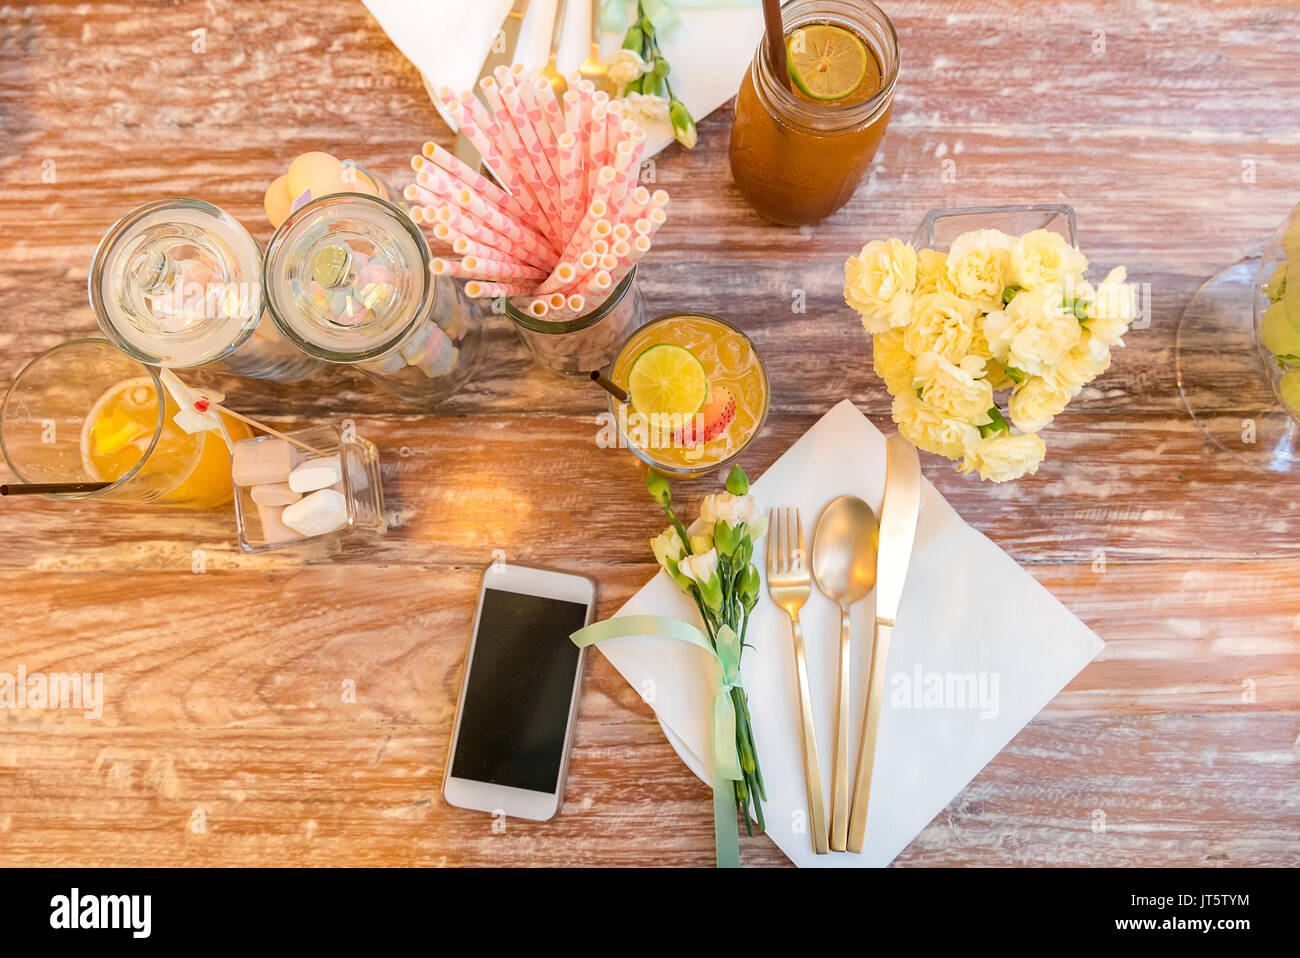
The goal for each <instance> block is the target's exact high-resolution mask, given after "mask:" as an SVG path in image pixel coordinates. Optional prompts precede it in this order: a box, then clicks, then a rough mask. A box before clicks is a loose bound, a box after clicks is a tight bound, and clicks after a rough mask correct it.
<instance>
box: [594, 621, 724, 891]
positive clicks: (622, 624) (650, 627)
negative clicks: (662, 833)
mask: <svg viewBox="0 0 1300 958" xmlns="http://www.w3.org/2000/svg"><path fill="white" fill-rule="evenodd" d="M637 635H657V636H662V637H663V638H665V639H679V640H681V641H682V642H689V643H690V644H691V645H694V646H698V647H699V648H701V649H703V650H704V651H705V652H708V653H709V655H711V656H712V657H713V676H714V682H715V685H716V688H715V690H714V693H713V706H712V709H713V739H712V743H711V744H712V746H713V760H712V762H711V772H712V776H713V840H714V847H715V850H716V854H717V861H718V867H719V868H736V867H738V866H739V865H740V840H739V838H737V830H736V792H735V787H734V786H733V785H732V784H731V783H732V782H735V781H739V780H740V779H741V778H742V777H743V775H742V773H741V771H740V755H739V753H738V752H737V751H736V708H735V705H734V704H733V703H732V700H731V690H732V689H734V688H739V687H740V650H741V642H740V636H738V635H736V633H735V632H734V631H733V630H732V629H731V628H730V627H728V626H725V625H724V626H723V627H722V628H721V629H719V630H718V639H717V647H716V649H715V648H714V646H713V645H712V644H710V642H709V640H708V638H707V637H706V636H705V635H704V633H703V632H701V631H700V630H699V629H697V628H696V627H695V626H693V625H691V624H690V623H688V622H683V621H681V620H680V619H670V618H668V617H667V616H662V615H625V616H621V617H619V618H616V619H606V620H605V621H604V622H597V623H595V624H594V625H589V626H587V627H586V628H585V629H579V630H578V631H577V632H574V633H573V635H571V636H570V638H571V639H572V640H573V643H574V644H575V645H576V646H578V648H586V647H587V646H589V645H595V644H596V643H598V642H604V641H606V640H607V639H621V638H627V637H629V636H637Z"/></svg>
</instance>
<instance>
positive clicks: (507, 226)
mask: <svg viewBox="0 0 1300 958" xmlns="http://www.w3.org/2000/svg"><path fill="white" fill-rule="evenodd" d="M451 199H452V200H453V201H454V202H455V203H456V205H457V206H460V207H461V208H462V209H464V210H465V211H466V212H467V213H469V214H470V215H471V216H473V217H474V218H475V219H477V220H479V221H480V222H483V223H486V224H487V225H488V226H490V227H492V228H493V229H494V230H496V231H497V232H498V233H500V234H501V235H502V236H508V237H510V239H512V240H514V241H515V242H516V243H519V244H520V245H521V246H522V247H524V248H525V249H533V248H536V251H537V254H538V255H539V256H544V255H545V254H546V253H547V252H548V247H547V241H546V239H545V237H542V236H539V235H538V234H536V233H534V232H533V231H532V230H530V229H529V228H528V227H527V226H524V225H523V224H522V223H520V222H519V221H518V220H516V219H513V218H511V217H509V216H507V215H506V214H505V213H503V212H501V210H500V209H498V208H497V207H495V206H493V205H492V204H491V203H489V202H488V201H487V200H485V199H483V197H482V196H480V195H479V194H478V193H475V192H474V191H473V190H467V189H462V190H457V191H456V192H455V194H453V195H452V197H451Z"/></svg>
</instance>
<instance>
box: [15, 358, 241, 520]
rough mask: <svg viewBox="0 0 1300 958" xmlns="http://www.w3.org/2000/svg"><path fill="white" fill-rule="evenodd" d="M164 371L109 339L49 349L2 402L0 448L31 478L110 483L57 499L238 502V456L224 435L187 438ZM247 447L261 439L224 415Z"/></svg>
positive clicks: (189, 504)
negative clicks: (234, 463) (233, 477)
mask: <svg viewBox="0 0 1300 958" xmlns="http://www.w3.org/2000/svg"><path fill="white" fill-rule="evenodd" d="M177 412H179V408H178V407H177V406H176V402H175V400H174V399H173V398H172V397H171V396H170V395H169V394H168V393H167V391H166V389H165V388H164V387H163V385H162V382H161V381H160V380H159V377H158V370H157V369H155V368H154V367H152V366H149V365H146V364H144V363H141V362H139V361H138V360H135V359H132V358H131V357H130V356H128V355H126V354H125V353H123V352H122V351H121V350H120V349H118V348H117V347H116V346H114V345H113V344H112V343H110V342H109V341H108V340H106V339H74V340H70V341H69V342H66V343H60V344H59V345H57V346H54V347H52V348H50V349H47V350H46V351H45V352H43V353H41V354H40V355H39V356H37V357H36V358H35V359H33V360H32V361H31V362H29V363H28V364H27V365H26V366H25V367H23V369H22V370H21V371H20V372H19V373H18V375H17V376H15V377H14V381H13V384H12V385H11V386H10V387H9V391H8V392H7V393H6V394H5V397H4V402H3V403H0V449H2V450H3V452H4V459H5V463H6V464H7V465H8V466H9V468H10V470H12V471H13V474H14V475H15V476H17V477H18V478H19V479H20V480H21V481H23V482H30V483H93V484H98V483H107V485H104V486H103V487H102V488H98V489H90V490H87V491H84V492H73V493H57V494H51V495H50V498H54V499H75V500H83V499H84V500H87V501H93V502H115V503H123V504H127V505H155V506H170V507H180V508H186V509H215V508H217V507H219V506H223V505H225V504H226V503H228V502H229V501H230V496H231V484H230V450H229V448H228V447H227V446H226V443H225V441H224V440H223V439H222V437H221V436H220V435H219V434H218V433H217V432H215V431H205V432H196V433H187V432H185V431H184V430H182V429H181V428H180V427H179V426H177V425H176V424H175V423H174V422H173V421H172V420H173V417H174V416H175V415H176V413H177ZM224 420H225V426H226V432H227V433H228V434H229V435H230V437H231V439H232V440H235V441H238V440H240V439H245V438H247V437H248V436H251V435H252V432H251V430H249V428H248V427H247V426H246V425H245V424H244V423H242V422H239V421H237V420H235V419H233V418H230V417H229V416H227V417H224Z"/></svg>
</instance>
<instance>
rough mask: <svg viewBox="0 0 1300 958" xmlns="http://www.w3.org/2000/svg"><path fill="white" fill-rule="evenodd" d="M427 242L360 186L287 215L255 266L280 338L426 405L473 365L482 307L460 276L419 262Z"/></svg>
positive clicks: (426, 254) (451, 389)
mask: <svg viewBox="0 0 1300 958" xmlns="http://www.w3.org/2000/svg"><path fill="white" fill-rule="evenodd" d="M430 259H431V257H430V254H429V244H428V243H427V242H426V241H425V239H424V235H423V234H422V233H421V232H420V230H419V229H418V228H417V227H416V225H415V224H414V223H412V222H411V220H410V218H409V217H408V216H406V215H405V214H404V213H403V212H402V211H401V210H400V209H399V208H398V207H396V206H394V205H393V204H392V203H389V202H388V201H386V200H381V199H378V198H376V197H373V196H367V195H365V194H362V193H335V194H332V195H330V196H324V197H321V198H320V199H318V200H315V201H313V202H311V203H308V204H306V205H305V206H303V207H302V208H300V209H298V210H295V211H294V212H292V213H290V214H289V218H288V219H286V220H285V221H284V222H283V223H281V224H280V228H279V229H278V230H276V231H275V235H274V236H273V237H271V242H270V244H269V245H268V246H267V249H266V257H265V260H264V262H263V266H262V281H263V285H264V287H265V289H266V297H267V306H268V308H269V310H270V313H271V317H272V318H273V319H274V320H275V324H276V326H277V327H278V328H279V330H280V332H282V333H283V334H284V336H285V338H286V339H288V340H289V341H290V342H291V343H293V344H294V345H296V346H297V347H298V348H300V349H302V350H304V351H305V352H307V353H310V354H311V355H312V356H315V357H316V358H318V359H322V360H324V361H325V362H330V363H345V364H349V365H352V366H355V367H356V368H357V369H358V370H359V371H360V372H361V373H362V374H363V375H365V376H366V377H368V378H369V379H371V380H373V381H374V382H375V383H376V384H377V385H379V386H380V387H381V388H383V389H384V390H386V391H387V392H389V393H391V394H393V395H394V396H397V397H398V398H399V399H402V400H404V401H406V402H410V403H417V404H420V405H424V406H432V405H435V404H437V403H439V402H441V401H442V400H444V399H446V398H447V397H448V396H450V395H451V394H452V393H454V392H455V391H456V390H457V389H459V388H460V387H461V386H463V385H464V384H465V383H466V382H467V381H468V380H469V378H470V377H471V376H472V375H473V373H474V370H475V369H476V368H477V366H478V362H479V358H480V352H481V340H482V315H481V313H480V310H479V307H478V306H477V305H476V304H475V302H474V301H473V300H471V299H469V297H467V296H466V295H465V293H464V290H463V289H462V288H461V286H460V284H459V283H457V282H456V281H455V280H453V279H450V278H448V277H446V276H434V275H433V274H432V273H431V272H430V270H429V264H430Z"/></svg>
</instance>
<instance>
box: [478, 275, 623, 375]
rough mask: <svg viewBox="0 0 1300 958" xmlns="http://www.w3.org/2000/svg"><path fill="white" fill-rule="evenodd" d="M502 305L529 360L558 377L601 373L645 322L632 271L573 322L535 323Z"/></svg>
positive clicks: (540, 320)
mask: <svg viewBox="0 0 1300 958" xmlns="http://www.w3.org/2000/svg"><path fill="white" fill-rule="evenodd" d="M503 302H504V303H505V314H506V316H508V317H509V318H510V321H511V322H512V323H514V326H515V332H517V333H518V334H519V338H520V339H522V340H523V341H524V345H525V346H527V347H528V351H529V352H530V353H532V354H533V359H535V360H537V361H538V362H539V363H541V364H542V365H543V366H546V367H547V368H548V369H550V370H552V371H553V372H557V373H559V374H560V375H562V376H586V375H588V374H590V373H591V372H592V371H593V370H597V369H604V368H605V367H606V366H608V365H609V364H610V362H611V361H612V360H613V358H614V356H615V354H616V353H617V352H618V350H619V347H620V346H622V345H623V342H624V341H625V340H626V339H627V338H628V336H630V335H632V333H633V331H635V330H636V329H638V328H640V327H641V326H643V325H645V319H646V317H645V300H643V299H642V298H641V288H640V287H639V286H637V284H636V267H635V266H634V267H632V270H631V271H630V272H629V273H628V274H627V275H626V276H624V277H623V280H622V282H620V283H619V284H618V285H617V286H615V287H614V288H613V290H611V291H610V294H609V296H607V297H606V298H605V301H604V302H603V303H601V304H600V305H599V306H597V307H596V308H595V309H593V310H591V311H590V312H587V313H585V314H583V315H582V316H578V317H576V318H575V319H570V320H564V321H561V322H555V321H554V320H548V319H538V318H537V317H536V316H530V315H529V314H528V313H526V312H524V311H522V310H520V309H517V308H516V307H515V306H514V304H513V303H511V302H510V301H509V300H508V299H507V300H503Z"/></svg>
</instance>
